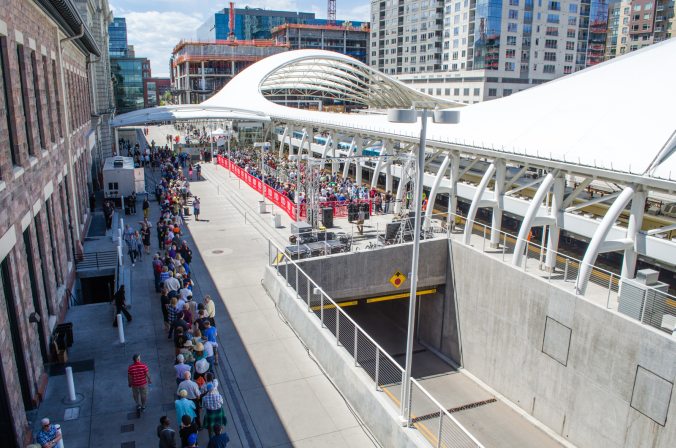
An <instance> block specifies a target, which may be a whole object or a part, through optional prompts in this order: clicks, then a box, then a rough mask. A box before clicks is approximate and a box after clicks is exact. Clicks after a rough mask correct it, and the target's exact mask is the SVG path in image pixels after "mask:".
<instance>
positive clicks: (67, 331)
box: [54, 322, 73, 348]
mask: <svg viewBox="0 0 676 448" xmlns="http://www.w3.org/2000/svg"><path fill="white" fill-rule="evenodd" d="M59 336H62V337H63V341H64V342H65V346H64V347H63V348H66V346H67V347H72V346H73V323H72V322H64V323H62V324H59V325H57V326H56V328H55V329H54V337H55V338H58V337H59Z"/></svg>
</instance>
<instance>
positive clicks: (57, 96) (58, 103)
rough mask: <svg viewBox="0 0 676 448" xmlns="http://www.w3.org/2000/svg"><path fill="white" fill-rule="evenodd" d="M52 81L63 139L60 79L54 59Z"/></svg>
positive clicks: (58, 122)
mask: <svg viewBox="0 0 676 448" xmlns="http://www.w3.org/2000/svg"><path fill="white" fill-rule="evenodd" d="M52 79H53V80H54V98H55V99H56V101H55V106H56V119H57V121H56V123H57V124H58V125H59V128H58V129H59V137H63V122H62V117H61V97H60V96H59V81H58V80H59V78H58V77H57V76H56V61H55V60H53V59H52Z"/></svg>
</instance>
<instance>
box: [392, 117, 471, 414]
mask: <svg viewBox="0 0 676 448" xmlns="http://www.w3.org/2000/svg"><path fill="white" fill-rule="evenodd" d="M428 114H429V110H428V109H422V111H421V120H422V121H421V125H420V142H419V144H418V167H417V172H416V182H415V200H414V206H415V224H414V226H413V227H414V230H413V231H414V234H413V255H412V257H411V274H410V277H409V278H410V282H411V285H410V288H411V289H410V297H409V304H408V331H407V336H406V364H405V367H404V380H403V384H402V386H403V387H402V396H401V418H402V421H403V422H404V424H405V425H406V426H409V424H410V416H411V369H412V366H413V340H414V337H415V307H416V299H417V294H416V293H417V287H418V265H419V257H420V231H421V228H422V201H423V198H422V196H423V181H424V175H425V143H426V140H427V116H428ZM433 117H434V122H435V123H458V121H459V114H458V112H457V111H453V110H435V111H434V115H433ZM387 118H388V121H390V122H392V123H415V122H417V120H418V111H416V110H415V109H391V110H389V111H388V114H387Z"/></svg>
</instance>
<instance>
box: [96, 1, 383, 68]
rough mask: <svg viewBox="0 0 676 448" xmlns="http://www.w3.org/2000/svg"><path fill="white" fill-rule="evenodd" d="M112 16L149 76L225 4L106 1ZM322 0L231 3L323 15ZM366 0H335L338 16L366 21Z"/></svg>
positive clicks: (212, 2) (321, 16)
mask: <svg viewBox="0 0 676 448" xmlns="http://www.w3.org/2000/svg"><path fill="white" fill-rule="evenodd" d="M109 1H110V7H111V9H112V10H113V11H114V13H115V16H116V17H126V19H127V35H128V40H129V44H131V45H134V48H135V50H136V56H139V57H147V58H148V59H150V62H151V68H152V73H153V76H169V57H170V56H171V50H172V48H173V47H174V45H176V44H177V43H178V41H179V40H181V39H183V38H188V39H189V38H192V37H194V31H195V29H196V28H197V27H198V26H199V25H201V24H202V23H203V22H204V21H205V20H206V19H207V17H209V16H210V15H211V14H213V13H214V12H216V11H219V10H221V9H223V8H225V7H227V6H228V3H229V2H227V1H215V0H150V1H140V0H109ZM326 5H327V2H326V0H321V1H319V0H315V1H310V0H248V1H237V2H235V6H236V7H237V8H243V7H244V6H252V7H259V8H266V9H280V10H289V11H305V12H314V13H315V14H316V15H317V17H319V18H325V17H326ZM370 10H371V2H370V0H337V7H336V15H337V16H338V18H339V19H350V20H363V21H368V19H369V15H370Z"/></svg>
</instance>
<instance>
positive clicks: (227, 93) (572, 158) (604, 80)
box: [113, 39, 676, 277]
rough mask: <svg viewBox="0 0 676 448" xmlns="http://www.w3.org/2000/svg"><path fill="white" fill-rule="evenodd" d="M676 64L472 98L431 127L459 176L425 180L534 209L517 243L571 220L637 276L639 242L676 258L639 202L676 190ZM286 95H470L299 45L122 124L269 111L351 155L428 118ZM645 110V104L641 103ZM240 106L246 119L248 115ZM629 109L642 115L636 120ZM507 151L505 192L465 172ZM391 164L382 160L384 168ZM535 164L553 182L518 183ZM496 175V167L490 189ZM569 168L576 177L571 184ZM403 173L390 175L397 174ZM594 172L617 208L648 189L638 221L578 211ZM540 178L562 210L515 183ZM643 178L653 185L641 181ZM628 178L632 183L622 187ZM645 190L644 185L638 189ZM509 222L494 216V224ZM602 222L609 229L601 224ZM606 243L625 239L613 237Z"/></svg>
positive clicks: (649, 60)
mask: <svg viewBox="0 0 676 448" xmlns="http://www.w3.org/2000/svg"><path fill="white" fill-rule="evenodd" d="M673 73H676V39H671V40H669V41H665V42H663V43H660V44H656V45H653V46H650V47H647V48H645V49H643V50H639V51H636V52H632V53H630V54H629V55H625V56H623V57H619V58H616V59H614V60H612V61H609V62H606V63H603V64H599V65H597V66H595V67H593V68H591V69H587V70H583V71H581V72H578V73H576V74H574V75H571V76H566V77H563V78H560V79H557V80H555V81H552V82H549V83H546V84H544V85H541V86H538V87H535V88H532V89H528V90H526V91H523V92H519V93H517V94H514V95H511V96H510V97H507V98H501V99H498V100H494V101H488V102H484V103H480V104H474V105H470V106H466V107H463V110H462V111H461V119H460V122H459V123H458V124H453V125H446V124H444V125H442V124H434V123H430V124H429V126H428V135H427V147H428V151H430V153H432V154H440V155H442V156H444V158H445V157H447V156H448V155H449V154H451V155H452V157H453V160H452V161H451V162H450V168H451V178H450V179H448V178H447V177H445V176H446V172H447V171H448V169H446V168H445V169H443V170H441V169H439V170H437V174H436V176H434V175H430V176H428V175H425V185H426V187H435V189H436V190H438V191H439V192H449V193H450V194H451V199H452V200H451V204H452V207H453V208H454V205H455V201H456V200H457V198H459V197H461V198H464V199H466V200H470V201H471V200H472V198H475V200H474V201H473V202H472V205H471V206H472V208H473V210H476V209H477V208H478V207H492V208H493V209H494V211H495V212H498V213H500V212H501V211H504V212H507V213H510V214H511V215H516V216H522V217H525V220H524V222H525V223H526V225H524V226H523V227H522V229H521V231H520V232H519V239H518V243H517V246H519V248H520V249H521V250H523V245H524V240H525V237H526V236H527V234H528V229H527V228H529V227H530V225H533V224H534V223H536V224H538V225H542V224H545V225H548V226H550V233H549V235H550V237H551V238H550V244H549V247H548V249H549V250H552V251H553V250H555V248H556V245H557V244H558V240H557V239H558V233H559V230H560V229H563V230H568V231H571V232H573V233H577V234H579V235H582V236H584V237H587V238H591V240H592V242H591V243H590V246H589V247H590V250H589V251H588V254H587V256H585V260H594V259H595V258H596V256H597V255H598V252H599V251H604V250H615V248H620V249H622V250H625V254H626V255H628V256H629V259H628V260H627V263H625V267H624V268H623V271H624V272H623V274H625V275H626V276H628V277H633V272H632V271H633V266H634V265H635V254H637V253H638V254H643V255H647V256H649V257H652V258H655V259H657V260H660V261H663V262H666V263H669V264H676V244H675V243H674V242H671V241H668V240H664V239H658V238H655V237H654V236H652V234H648V233H644V232H641V231H640V222H641V219H642V216H640V214H639V213H638V207H639V206H638V204H640V203H644V202H645V194H647V193H649V192H658V193H660V194H665V195H673V194H676V157H675V156H674V153H675V152H676V123H675V122H674V120H673V114H672V113H671V111H670V109H669V108H670V107H671V105H673V104H676V89H673V88H672V86H673ZM645 80H650V82H644V81H645ZM284 96H293V97H301V98H308V99H309V98H311V97H315V98H323V99H338V100H348V101H352V102H355V103H358V104H361V105H364V106H367V107H369V108H371V109H385V108H395V107H411V106H416V107H425V108H445V107H460V106H463V105H462V104H457V103H452V102H449V101H447V100H443V99H440V98H434V97H432V96H429V95H426V94H423V93H421V92H418V91H416V90H414V89H411V88H409V87H408V86H406V85H405V84H403V83H401V82H399V81H397V80H395V79H392V78H390V77H388V76H386V75H384V74H382V73H379V72H377V71H375V70H373V69H371V68H370V67H368V66H366V65H364V64H362V63H360V62H358V61H356V60H354V59H352V58H350V57H348V56H344V55H340V54H337V53H332V52H325V51H320V50H298V51H292V52H287V53H281V54H278V55H274V56H270V57H268V58H266V59H263V60H262V61H260V62H258V63H256V64H254V65H252V66H250V67H249V68H247V69H246V70H244V71H243V72H242V73H241V74H240V75H238V76H236V77H235V78H233V79H232V81H230V82H229V83H228V84H227V85H226V86H225V87H224V88H223V89H222V90H221V91H220V92H218V93H217V94H216V95H214V96H213V97H212V98H210V99H209V100H207V101H205V102H204V103H202V104H200V105H198V106H192V109H190V108H186V109H183V108H181V107H173V108H163V109H162V108H155V109H150V110H146V111H137V112H132V113H130V114H125V115H122V116H120V117H117V118H116V119H115V120H114V122H113V125H115V126H123V125H134V124H146V123H152V122H159V121H175V120H190V119H209V118H212V117H214V118H222V117H223V116H226V115H229V116H231V117H234V118H232V119H242V120H247V119H248V120H258V121H268V120H269V121H272V122H273V125H274V126H276V127H281V129H283V132H282V131H280V134H283V137H282V143H285V142H284V139H285V138H286V139H288V143H287V144H288V146H289V150H290V151H293V148H294V147H295V148H302V149H299V152H302V151H303V150H304V149H305V148H307V149H309V151H310V152H311V153H317V154H322V153H327V151H328V147H327V143H326V142H324V143H323V144H321V145H317V144H316V143H315V142H314V139H313V137H312V136H313V135H319V133H320V132H329V133H331V140H332V142H331V145H332V149H333V150H336V147H337V146H338V145H339V144H340V143H344V142H346V143H347V144H348V145H349V147H350V150H349V153H348V154H347V156H348V157H350V156H354V155H358V154H360V152H361V151H362V148H364V147H368V144H366V143H367V142H369V141H373V142H375V141H380V142H386V141H387V142H392V143H393V144H390V146H389V148H391V149H388V150H391V151H409V150H411V145H413V147H415V145H417V143H418V137H419V130H420V125H419V124H417V123H416V124H393V123H389V122H388V121H387V118H386V116H385V115H383V114H378V113H369V114H364V113H361V114H339V113H328V112H319V111H310V110H302V109H293V108H290V107H286V106H283V105H281V104H277V103H274V102H273V101H272V100H274V99H276V98H281V97H284ZM639 110H640V111H641V113H634V112H633V111H639ZM237 114H240V115H241V118H236V116H237ZM628 117H630V118H628ZM160 118H162V119H160ZM628 119H630V120H631V126H626V125H625V123H626V121H627V120H628ZM299 129H302V130H304V135H305V137H304V139H303V140H304V141H303V144H302V145H300V146H299V145H298V139H297V138H296V137H294V135H293V131H294V130H299ZM334 135H335V137H333V136H334ZM350 142H352V143H350ZM362 143H364V144H362ZM306 145H307V146H306ZM280 147H283V145H281V146H280ZM404 148H405V149H404ZM338 152H339V153H340V151H338ZM332 154H333V152H332ZM456 161H457V163H456ZM498 161H500V162H498ZM351 162H352V163H355V164H356V167H357V177H358V181H360V180H361V170H362V162H361V161H360V160H359V159H356V158H354V157H353V158H352V159H351ZM503 162H504V163H505V164H506V165H507V167H508V169H509V170H511V171H509V172H508V173H505V174H506V177H507V178H509V179H510V180H505V177H504V176H503V174H502V173H501V175H500V184H502V182H503V181H504V182H505V185H504V186H502V185H500V186H499V187H503V188H499V189H498V190H497V191H495V192H494V193H495V194H494V195H493V199H489V198H484V197H483V194H482V193H483V192H479V194H477V187H476V186H475V185H472V184H467V183H466V182H459V180H460V178H461V177H463V174H468V173H476V172H477V170H478V174H475V175H478V176H479V178H481V177H482V176H484V172H485V170H486V168H487V167H490V166H493V167H495V166H496V163H497V164H498V166H500V164H501V163H503ZM348 163H350V162H348ZM383 165H384V163H381V164H380V168H383V167H384V166H383ZM386 167H387V169H388V170H389V171H390V172H393V173H394V172H396V173H403V172H404V171H405V170H402V167H401V166H394V164H393V163H389V164H388V165H387V166H386ZM528 169H533V170H538V171H539V172H541V173H542V175H546V177H545V181H544V182H542V179H540V180H538V181H534V183H533V184H532V186H523V185H518V184H517V185H515V184H514V182H515V181H516V180H518V179H519V177H521V176H522V175H523V174H524V173H525V172H526V170H528ZM344 172H347V166H346V167H345V168H344ZM559 173H561V174H559ZM493 174H494V173H490V174H489V175H488V176H487V177H486V185H484V188H485V187H486V186H487V184H488V181H489V180H490V179H491V178H492V177H493ZM564 174H565V176H566V177H568V178H572V179H576V182H575V185H573V186H572V187H571V189H572V191H571V192H569V193H568V194H566V191H565V188H566V185H565V178H564V177H563V175H564ZM397 175H399V174H397ZM392 177H393V176H388V183H389V182H391V180H392ZM562 182H563V184H562ZM577 182H579V183H577ZM592 182H605V183H608V184H612V185H615V186H616V187H617V190H615V191H616V192H615V194H617V196H621V198H617V199H616V200H619V199H622V201H621V202H618V203H616V204H613V205H611V207H610V208H611V211H613V212H614V211H616V210H619V211H620V212H622V210H624V209H625V206H626V204H627V203H629V201H628V200H627V195H630V192H629V190H627V188H630V189H631V191H632V192H633V193H631V198H630V199H634V198H635V199H636V201H631V202H632V204H633V203H634V202H636V204H637V205H636V207H633V206H632V209H634V208H635V209H636V210H633V213H632V215H633V218H632V220H631V222H630V228H629V229H627V228H626V227H621V226H617V225H616V224H615V219H610V218H611V217H607V219H605V220H603V221H602V222H599V221H597V220H596V219H589V218H586V217H584V216H580V215H577V214H575V213H573V212H574V210H571V209H570V208H571V207H577V208H580V207H583V206H584V205H585V204H584V203H583V204H579V203H578V202H579V199H578V196H579V195H580V194H581V193H582V192H583V191H584V189H585V187H586V186H588V185H590V184H591V183H592ZM538 183H540V184H541V185H540V187H539V191H538V194H536V196H537V197H538V198H539V199H542V198H544V196H545V195H546V194H548V192H550V191H551V190H552V188H553V189H554V193H553V194H554V196H555V197H554V198H553V201H552V204H551V205H552V208H551V209H545V210H543V209H544V208H545V207H543V206H542V205H541V203H540V202H541V201H540V202H537V201H536V202H535V203H531V202H530V201H529V200H528V199H523V198H520V197H518V196H517V195H516V194H513V193H514V192H516V191H519V190H522V189H524V188H531V187H533V186H535V188H537V184H538ZM446 185H450V187H447V186H446ZM636 185H640V186H641V189H640V190H636V188H635V186H636ZM562 189H563V190H564V191H563V192H562ZM623 189H624V191H625V193H623V194H621V195H620V191H622V190H623ZM505 191H506V192H505ZM637 191H639V192H641V194H642V195H643V196H641V197H636V193H637ZM510 193H512V194H510ZM607 199H615V196H613V195H609V198H607ZM477 201H483V204H481V203H480V202H477ZM501 202H502V203H501ZM576 203H578V204H577V205H576ZM589 203H590V201H588V202H587V204H589ZM529 205H530V207H529ZM472 219H474V218H471V219H470V220H472ZM497 224H498V223H495V222H494V228H496V225H497ZM599 226H602V227H603V228H602V229H600V230H599V231H598V232H597V231H596V230H597V229H598V228H599ZM667 227H668V226H665V228H667ZM630 241H632V242H633V243H631V244H630ZM606 242H610V243H613V244H610V243H608V244H604V243H606ZM618 242H621V243H622V244H619V243H618ZM520 252H521V251H517V253H516V254H515V257H514V261H515V262H518V261H519V258H520V255H519V253H520ZM521 253H522V252H521ZM547 264H548V265H549V264H550V263H549V262H548V263H547Z"/></svg>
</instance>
